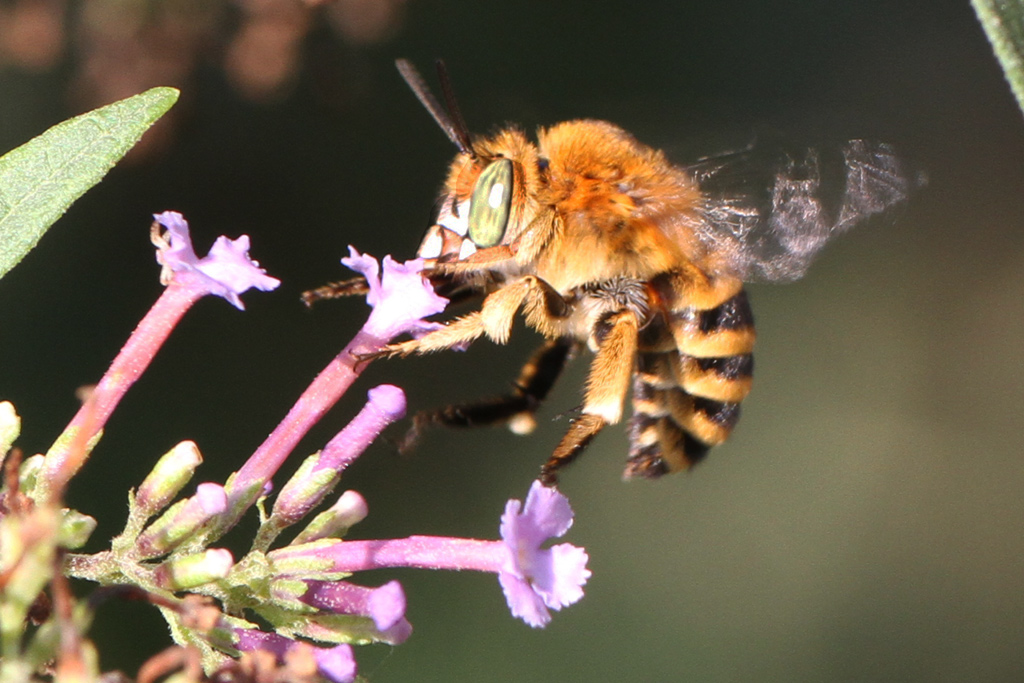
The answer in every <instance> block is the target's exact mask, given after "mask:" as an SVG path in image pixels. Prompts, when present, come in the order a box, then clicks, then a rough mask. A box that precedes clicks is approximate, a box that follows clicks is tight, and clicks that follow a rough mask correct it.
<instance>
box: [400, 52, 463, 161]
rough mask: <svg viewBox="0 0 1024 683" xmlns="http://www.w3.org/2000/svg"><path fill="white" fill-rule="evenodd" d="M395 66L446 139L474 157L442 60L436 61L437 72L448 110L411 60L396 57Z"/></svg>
mask: <svg viewBox="0 0 1024 683" xmlns="http://www.w3.org/2000/svg"><path fill="white" fill-rule="evenodd" d="M395 66H397V67H398V73H400V74H402V78H404V79H405V82H406V83H407V84H408V85H409V87H410V88H411V89H412V91H413V94H415V95H416V98H417V99H418V100H419V101H420V104H422V105H423V106H424V107H425V108H426V110H427V111H428V112H430V115H431V116H433V117H434V120H435V121H436V122H437V125H439V126H441V130H443V131H444V133H445V135H447V136H448V139H449V140H451V141H452V142H453V143H454V144H455V146H456V147H458V148H459V151H460V152H462V153H463V154H468V155H470V156H471V157H475V156H476V154H475V153H474V152H473V144H472V142H471V141H470V139H469V130H468V129H467V128H466V122H465V120H463V118H462V113H461V112H460V111H459V108H458V105H457V104H456V103H455V95H454V94H453V91H452V86H451V80H450V79H449V77H448V70H447V69H446V68H445V66H444V62H443V61H441V60H438V61H437V74H438V77H439V78H440V79H441V89H442V91H443V93H444V100H445V104H446V105H447V107H448V111H445V109H444V108H443V107H442V106H441V104H440V103H439V102H438V101H437V98H435V97H434V94H433V93H432V92H430V86H428V85H427V82H426V81H425V80H423V76H421V75H420V72H419V70H418V69H417V68H416V67H415V66H413V64H412V62H410V61H409V60H407V59H398V60H395Z"/></svg>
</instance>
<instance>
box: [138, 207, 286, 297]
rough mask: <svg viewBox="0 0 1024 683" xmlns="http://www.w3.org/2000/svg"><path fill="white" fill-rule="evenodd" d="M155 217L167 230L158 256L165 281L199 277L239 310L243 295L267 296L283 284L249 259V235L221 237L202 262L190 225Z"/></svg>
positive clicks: (171, 216) (174, 215)
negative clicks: (189, 275) (255, 292)
mask: <svg viewBox="0 0 1024 683" xmlns="http://www.w3.org/2000/svg"><path fill="white" fill-rule="evenodd" d="M153 217H154V218H155V219H156V221H157V222H158V223H159V224H160V225H162V226H163V227H164V228H166V229H167V233H166V235H165V236H163V237H161V238H160V239H158V240H157V246H158V249H157V252H156V259H157V261H158V262H159V263H160V264H161V265H162V266H163V267H164V275H162V276H161V279H162V280H163V281H165V282H167V281H169V279H170V275H168V273H171V274H173V273H196V274H197V275H199V276H200V277H201V279H202V281H203V288H204V289H205V290H206V291H208V292H209V293H210V294H216V295H217V296H220V297H223V298H225V299H227V300H228V301H230V302H231V304H232V305H234V306H235V307H236V308H238V309H244V308H245V306H244V305H243V304H242V300H241V299H240V298H239V297H238V295H239V294H241V293H243V292H245V291H246V290H248V289H250V288H253V287H255V288H256V289H260V290H263V291H265V292H266V291H270V290H272V289H275V288H277V286H278V285H280V284H281V281H280V280H278V279H277V278H273V277H270V276H269V275H267V274H266V271H264V270H263V269H262V268H260V267H259V266H260V264H259V263H257V262H256V261H254V260H253V259H251V258H250V257H249V237H248V235H242V236H241V237H239V238H238V239H236V240H229V239H228V238H227V237H224V236H223V235H221V236H220V237H218V238H217V240H216V241H215V242H214V243H213V247H212V248H211V249H210V253H209V254H207V255H206V256H204V257H203V258H201V259H200V258H197V257H196V253H195V250H194V249H193V248H192V240H191V237H190V236H189V230H188V221H186V220H185V219H184V217H183V216H182V215H181V214H180V213H178V212H177V211H164V212H163V213H159V214H154V215H153Z"/></svg>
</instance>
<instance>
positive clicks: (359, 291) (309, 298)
mask: <svg viewBox="0 0 1024 683" xmlns="http://www.w3.org/2000/svg"><path fill="white" fill-rule="evenodd" d="M369 291H370V286H369V285H368V284H367V283H366V278H365V277H354V278H352V279H351V280H338V281H337V282H328V283H327V284H326V285H324V286H322V287H317V288H316V289H309V290H306V291H305V292H303V293H302V303H304V304H306V306H307V307H311V306H312V305H313V304H315V303H316V302H318V301H326V300H327V299H340V298H342V297H345V296H363V295H365V294H367V293H368V292H369Z"/></svg>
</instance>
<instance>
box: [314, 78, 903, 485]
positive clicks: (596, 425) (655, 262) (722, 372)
mask: <svg viewBox="0 0 1024 683" xmlns="http://www.w3.org/2000/svg"><path fill="white" fill-rule="evenodd" d="M397 66H398V69H399V71H400V72H401V74H402V76H403V77H404V79H405V80H406V82H407V83H408V85H409V86H410V87H411V88H412V90H413V92H414V93H415V94H416V96H417V97H418V98H419V100H420V102H421V103H422V104H423V105H424V106H425V107H426V109H427V110H428V111H429V112H430V114H431V115H432V116H433V118H434V119H435V120H436V121H437V123H438V124H439V125H440V126H441V128H442V129H443V130H444V131H445V133H446V134H447V136H448V138H449V139H450V140H451V141H452V142H453V143H454V144H455V146H456V147H457V148H458V154H457V155H456V156H455V159H454V160H453V161H452V162H451V165H450V167H449V171H448V176H447V180H446V181H445V183H444V188H443V189H442V191H441V195H440V199H439V201H438V203H437V210H436V218H435V220H433V221H432V224H431V225H430V227H429V228H428V229H427V232H426V235H425V236H424V238H423V240H422V242H421V244H420V246H419V249H418V251H417V256H418V257H420V258H422V259H424V260H425V264H426V265H425V271H424V273H425V274H426V275H427V276H428V277H429V278H430V280H431V282H432V283H433V284H434V287H435V289H436V290H437V291H438V292H439V293H442V294H444V295H445V296H448V297H449V298H453V299H459V300H463V299H467V298H472V297H482V299H483V301H482V304H481V306H480V308H479V310H476V311H474V312H471V313H469V314H468V315H464V316H462V317H458V318H456V319H454V320H452V321H450V322H449V323H447V325H446V326H445V327H443V328H440V329H438V330H435V331H433V332H430V333H428V334H426V335H425V336H423V337H420V338H419V339H413V340H410V341H403V342H399V343H393V344H391V345H389V346H387V347H386V348H385V349H384V350H383V351H382V352H381V355H386V356H408V355H410V354H426V353H433V352H435V351H443V350H446V349H452V348H464V347H465V346H466V345H468V344H470V343H471V342H473V341H475V340H477V339H479V338H480V337H487V338H489V339H491V340H492V341H494V342H496V343H498V344H504V343H506V342H507V341H508V339H509V335H510V333H511V331H512V326H513V322H514V320H515V319H516V317H517V315H518V314H519V313H520V312H521V313H522V315H523V317H524V318H525V321H526V323H527V324H528V325H529V326H530V327H532V328H533V329H535V330H536V331H537V332H539V333H540V334H541V335H542V336H543V337H544V339H545V341H544V343H543V345H542V346H541V347H540V349H539V350H538V351H537V352H536V353H535V354H534V355H533V357H532V358H530V360H529V361H528V362H527V363H526V365H525V366H524V367H523V369H522V371H521V372H520V374H519V377H518V379H517V380H516V381H515V384H514V385H513V387H514V388H513V391H512V392H511V393H510V394H508V395H506V396H502V397H499V398H496V399H490V400H484V401H480V402H476V403H470V404H466V405H457V406H449V407H447V408H442V409H440V410H435V411H430V412H425V413H420V414H419V415H417V416H416V418H415V419H414V426H413V429H412V430H411V436H413V437H414V436H415V434H417V433H418V432H419V431H420V430H421V429H423V428H424V427H426V426H428V425H442V426H449V427H464V426H476V425H485V424H498V423H507V424H508V426H509V427H510V428H511V429H512V431H514V432H517V433H526V432H529V431H531V430H532V429H533V427H534V425H535V421H534V414H535V412H536V410H537V408H538V406H539V405H540V403H541V402H542V401H543V400H544V398H545V397H546V395H547V394H548V392H549V390H550V389H551V387H552V385H553V384H554V382H555V380H556V378H557V376H558V374H559V373H560V371H561V370H562V367H563V366H564V365H565V363H566V361H567V360H568V359H569V358H570V357H571V356H573V355H574V354H575V353H576V352H577V350H579V349H580V348H581V347H583V346H585V347H587V348H588V349H589V350H590V351H591V352H593V360H592V361H591V364H590V371H589V376H588V378H587V382H586V388H585V392H584V399H583V404H582V406H581V407H580V409H579V413H578V416H577V417H575V419H573V420H572V422H571V425H570V427H569V429H568V432H567V433H566V434H565V436H564V438H563V439H562V440H561V442H560V443H559V444H558V446H557V447H556V448H555V449H554V452H553V453H552V454H551V457H550V458H549V459H548V460H547V462H546V463H545V464H544V465H543V467H542V468H541V479H542V480H543V481H544V482H545V483H546V484H548V485H555V483H556V481H557V475H558V472H559V471H560V470H561V468H562V467H564V466H565V465H566V464H568V463H569V462H571V461H572V460H574V459H575V458H577V457H578V456H579V455H580V454H581V453H582V452H583V450H584V449H585V448H586V446H587V445H588V444H589V443H590V442H591V441H592V440H593V439H594V437H595V436H597V434H598V433H599V432H600V431H601V430H602V429H604V428H605V427H606V426H608V425H612V424H615V423H617V422H619V421H620V420H621V419H622V417H623V411H624V403H625V400H626V397H627V395H629V394H630V392H631V400H632V416H631V417H630V419H629V425H628V436H629V454H628V459H627V461H626V467H625V472H624V478H627V479H628V478H634V477H643V478H656V477H660V476H662V475H664V474H668V473H671V472H678V471H682V470H686V469H688V468H690V467H692V466H693V465H694V464H696V463H698V462H700V461H701V460H702V459H703V458H704V457H705V455H706V454H707V452H708V450H709V449H710V448H711V447H712V446H715V445H718V444H720V443H722V442H723V441H725V440H726V438H727V437H728V436H729V433H730V432H731V431H732V429H733V427H734V426H735V425H736V422H737V420H738V419H739V416H740V403H741V402H742V401H743V399H744V398H745V397H746V396H747V394H748V393H749V391H750V387H751V378H752V374H753V369H754V361H753V355H752V352H753V348H754V339H755V331H754V318H753V314H752V313H751V309H750V304H749V302H748V300H747V294H746V291H745V290H744V283H745V282H749V281H753V280H762V281H772V282H779V281H790V280H795V279H797V278H799V277H801V276H802V275H803V274H804V272H805V271H806V269H807V267H808V265H809V263H810V262H811V260H812V259H813V257H814V256H815V254H817V253H818V251H819V250H820V249H821V248H822V246H824V244H825V243H826V242H827V241H828V240H829V239H831V238H832V237H834V236H835V235H838V234H840V233H842V232H845V231H846V230H847V229H849V228H850V227H851V226H853V225H854V224H856V223H858V222H860V221H862V220H863V219H865V218H867V217H869V216H872V215H874V214H877V213H880V212H882V211H884V210H885V209H887V208H889V207H891V206H892V205H894V204H896V203H898V202H901V201H903V200H904V199H905V198H906V197H907V195H908V193H909V192H910V190H911V189H912V188H913V186H914V185H915V184H917V182H918V181H917V180H916V179H915V178H914V177H912V176H911V174H908V173H907V172H906V171H905V170H904V168H903V166H902V165H901V163H900V161H899V160H898V159H897V157H896V155H895V153H894V152H893V150H892V148H891V147H890V146H888V145H886V144H880V143H873V142H868V141H864V140H851V141H850V142H848V143H846V145H845V146H843V148H842V150H841V151H842V160H841V161H840V162H839V163H838V164H837V168H838V173H837V174H836V177H830V176H829V175H828V173H827V172H826V171H827V169H826V165H825V164H823V162H822V160H821V159H820V158H819V155H818V154H817V153H816V152H813V151H808V152H805V153H804V154H803V155H801V156H798V157H796V158H785V159H784V160H783V161H782V162H781V163H778V164H775V165H774V168H773V171H772V173H771V175H770V176H768V177H767V179H766V181H764V182H761V183H758V182H754V181H752V180H751V178H752V176H751V175H750V174H749V173H748V171H747V170H745V169H744V168H743V166H744V165H745V164H748V163H749V162H751V161H752V157H753V156H754V153H753V149H752V148H751V149H747V150H743V151H741V152H738V153H732V154H727V155H722V156H719V157H710V158H707V159H703V160H701V161H699V162H697V163H695V164H691V165H688V166H676V165H673V164H672V163H670V162H669V161H668V160H667V158H666V156H665V154H664V153H663V152H661V151H659V150H657V149H653V148H651V147H648V146H646V145H644V144H642V143H640V142H638V141H637V140H636V139H635V138H634V137H633V136H632V135H630V134H629V133H627V132H626V131H625V130H623V129H622V128H619V127H618V126H616V125H614V124H611V123H607V122H605V121H596V120H576V121H567V122H564V123H559V124H557V125H554V126H551V127H548V128H542V129H540V130H539V132H538V133H537V140H536V142H533V141H531V140H530V139H528V138H527V136H526V134H525V133H524V132H523V131H521V130H519V129H518V128H515V127H510V128H505V129H503V130H500V131H499V132H497V134H495V135H493V136H490V137H476V138H474V137H471V136H470V134H469V132H468V129H467V127H466V124H465V122H464V120H463V118H462V116H461V114H460V112H459V109H458V107H457V106H456V103H455V99H454V96H453V95H452V89H451V86H450V81H449V79H448V76H447V72H446V71H445V69H444V67H443V64H442V63H440V62H439V63H438V72H439V76H440V80H441V85H442V92H443V96H444V99H445V104H446V107H442V106H441V105H440V103H439V102H438V101H437V100H436V99H435V97H434V96H433V95H432V93H431V91H430V89H429V88H428V86H427V85H426V83H425V82H424V80H423V78H422V77H421V76H420V74H419V73H418V72H417V70H416V69H415V68H414V67H413V66H412V64H410V63H409V62H407V61H405V60H399V61H398V62H397ZM830 183H831V184H832V187H829V184H830ZM829 193H832V194H833V195H834V196H836V197H837V200H836V201H835V202H833V204H832V205H829V203H828V201H827V200H826V197H827V196H828V194H829ZM354 283H356V284H354ZM332 287H333V289H332ZM358 291H362V289H361V286H360V285H359V284H358V283H357V281H349V282H348V283H335V285H333V286H328V287H327V288H321V289H320V290H315V291H313V292H309V293H307V295H306V296H307V303H308V300H310V299H315V298H324V297H329V296H338V295H343V294H350V293H355V292H358Z"/></svg>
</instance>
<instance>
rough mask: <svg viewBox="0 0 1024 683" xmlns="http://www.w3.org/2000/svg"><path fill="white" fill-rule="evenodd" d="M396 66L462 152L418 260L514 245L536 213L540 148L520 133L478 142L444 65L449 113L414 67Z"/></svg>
mask: <svg viewBox="0 0 1024 683" xmlns="http://www.w3.org/2000/svg"><path fill="white" fill-rule="evenodd" d="M396 64H397V66H398V70H399V72H401V74H402V77H403V78H404V79H405V81H406V83H408V84H409V87H410V88H412V91H413V92H414V93H415V94H416V97H417V98H419V100H420V102H421V103H422V104H423V106H424V107H426V109H427V111H429V112H430V114H431V116H433V117H434V120H435V121H437V123H438V125H439V126H441V129H442V130H444V131H445V134H447V135H448V138H449V139H450V140H451V141H452V142H453V143H454V144H455V146H456V147H458V148H459V154H458V156H456V157H455V160H454V161H453V162H452V165H451V168H450V170H449V172H448V180H447V182H446V183H445V187H444V191H443V193H442V196H441V198H440V200H439V201H438V203H437V205H436V207H437V208H436V216H435V218H434V220H433V221H431V226H430V227H429V228H428V229H427V233H426V235H425V236H424V237H423V241H422V242H421V243H420V247H419V249H418V250H417V252H416V253H417V256H419V257H420V258H425V259H436V260H441V261H461V260H463V259H465V258H468V257H469V256H471V255H472V254H474V253H475V252H476V251H477V250H478V249H485V248H488V247H494V246H498V245H500V244H510V243H511V242H512V241H514V240H515V239H516V238H517V237H518V236H519V234H520V233H521V232H522V228H523V226H524V225H525V224H526V222H527V220H528V217H532V215H533V213H534V212H535V206H534V205H535V201H534V197H535V194H536V193H535V191H534V188H535V187H536V185H537V183H538V182H539V175H540V172H539V169H538V166H537V149H536V146H534V145H533V144H532V143H530V142H529V141H528V140H527V139H526V136H525V135H523V133H522V132H521V131H519V130H516V129H506V130H503V131H501V132H500V133H498V134H497V135H495V136H494V137H492V138H488V139H484V140H476V141H474V140H472V139H471V138H470V135H469V130H468V128H467V127H466V123H465V121H464V120H463V118H462V114H461V113H460V112H459V109H458V106H457V104H456V102H455V96H454V94H453V93H452V88H451V83H450V81H449V79H448V72H447V70H446V69H445V67H444V63H443V62H441V61H438V63H437V68H438V76H439V77H440V80H441V89H442V92H443V94H444V98H445V105H446V108H447V109H445V108H442V107H441V105H440V104H439V103H438V101H437V100H436V99H435V98H434V96H433V94H431V92H430V89H429V88H428V87H427V85H426V83H425V82H424V80H423V77H422V76H420V74H419V72H418V71H417V70H416V68H415V67H414V66H413V65H412V64H411V63H410V62H408V61H406V60H404V59H400V60H398V61H397V62H396Z"/></svg>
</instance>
